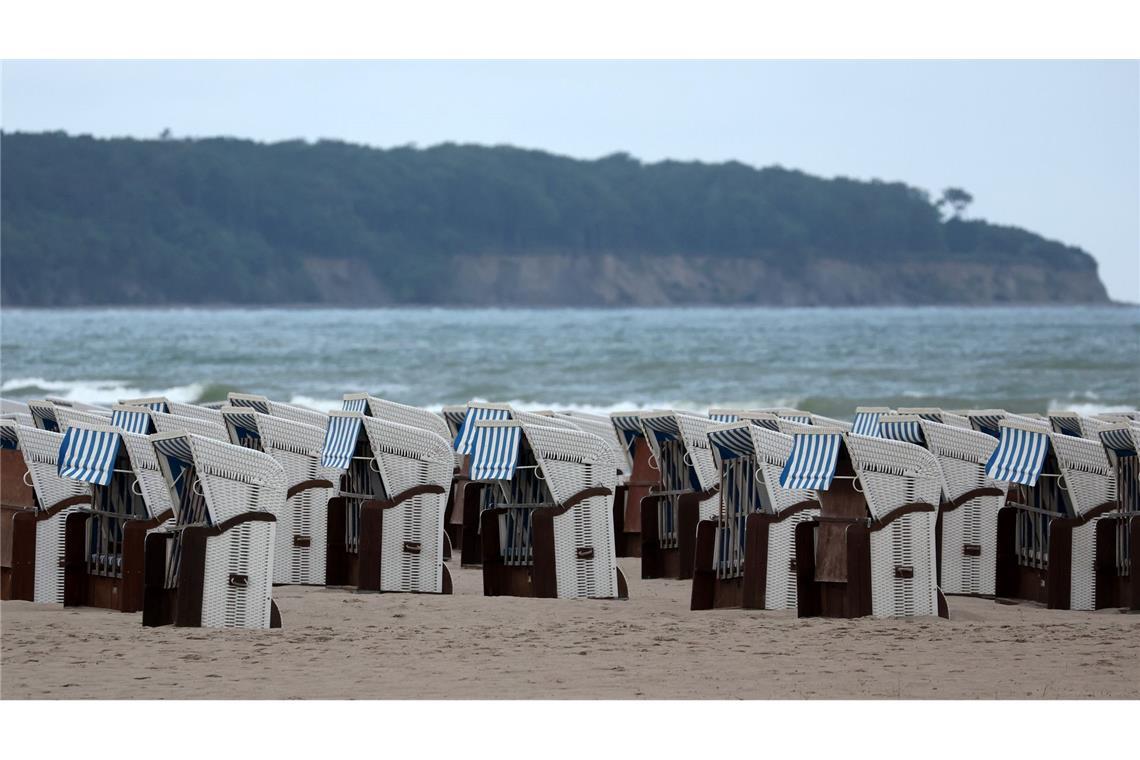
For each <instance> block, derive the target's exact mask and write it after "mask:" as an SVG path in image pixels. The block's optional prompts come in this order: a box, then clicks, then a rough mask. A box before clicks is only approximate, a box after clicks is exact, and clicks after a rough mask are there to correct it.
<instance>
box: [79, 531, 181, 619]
mask: <svg viewBox="0 0 1140 760" xmlns="http://www.w3.org/2000/svg"><path fill="white" fill-rule="evenodd" d="M173 515H174V512H173V510H167V511H166V512H163V513H162V514H160V515H159V516H158V517H155V518H151V519H148V520H126V521H124V525H123V564H122V570H123V573H122V577H119V578H108V577H105V576H101V575H92V574H91V573H89V572H88V564H87V521H88V520H89V519H91V517H92V516H93V514H92V512H91V511H90V510H80V511H77V512H73V513H71V514H70V515H68V516H67V522H66V523H65V525H64V549H63V561H64V570H63V606H64V607H99V608H103V609H109V610H118V611H119V612H138V611H139V610H141V609H142V608H143V597H144V588H145V585H144V580H143V576H144V573H145V568H146V534H147V531H149V530H153V529H154V528H157V527H158V526H159V525H162V523H164V522H166V521H167V520H169V519H170V518H171V517H173Z"/></svg>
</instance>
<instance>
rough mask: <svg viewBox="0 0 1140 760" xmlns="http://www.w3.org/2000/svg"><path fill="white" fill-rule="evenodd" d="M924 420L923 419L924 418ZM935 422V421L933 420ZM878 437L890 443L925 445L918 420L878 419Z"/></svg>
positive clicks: (924, 438)
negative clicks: (900, 442) (886, 439)
mask: <svg viewBox="0 0 1140 760" xmlns="http://www.w3.org/2000/svg"><path fill="white" fill-rule="evenodd" d="M924 419H925V418H924ZM934 421H935V422H937V420H934ZM879 437H880V438H888V439H890V440H892V441H905V442H906V443H916V444H918V445H919V446H925V445H926V437H925V436H923V434H922V424H921V423H919V421H918V420H900V419H896V418H891V417H881V418H880V419H879Z"/></svg>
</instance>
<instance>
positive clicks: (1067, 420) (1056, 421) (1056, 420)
mask: <svg viewBox="0 0 1140 760" xmlns="http://www.w3.org/2000/svg"><path fill="white" fill-rule="evenodd" d="M1049 422H1050V423H1052V425H1053V430H1055V431H1057V432H1058V433H1061V434H1062V435H1071V436H1074V437H1076V438H1080V437H1081V418H1080V417H1078V416H1077V415H1075V414H1050V415H1049Z"/></svg>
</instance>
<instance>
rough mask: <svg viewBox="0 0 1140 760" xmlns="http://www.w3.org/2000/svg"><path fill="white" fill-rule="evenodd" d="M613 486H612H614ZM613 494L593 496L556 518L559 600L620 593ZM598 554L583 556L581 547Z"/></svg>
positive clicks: (600, 596)
mask: <svg viewBox="0 0 1140 760" xmlns="http://www.w3.org/2000/svg"><path fill="white" fill-rule="evenodd" d="M611 487H612V486H611ZM613 517H614V515H613V495H612V494H611V495H609V496H592V497H590V498H589V499H586V500H585V501H583V502H581V503H580V504H578V505H577V506H575V507H574V508H573V509H571V510H569V511H568V512H565V513H563V514H561V515H557V516H555V518H554V566H555V573H556V577H557V586H558V598H559V599H583V598H594V599H597V598H613V597H616V596H617V595H618V586H617V562H616V560H615V554H616V550H615V548H614V524H613ZM587 546H588V547H592V548H593V550H594V556H593V557H592V558H590V559H579V558H578V556H577V555H578V549H579V548H583V547H587Z"/></svg>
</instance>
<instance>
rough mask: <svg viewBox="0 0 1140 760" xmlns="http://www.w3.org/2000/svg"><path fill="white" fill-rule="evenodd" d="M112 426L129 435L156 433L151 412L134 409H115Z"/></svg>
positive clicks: (112, 413)
mask: <svg viewBox="0 0 1140 760" xmlns="http://www.w3.org/2000/svg"><path fill="white" fill-rule="evenodd" d="M111 424H112V425H114V426H115V427H117V428H122V429H123V430H126V431H127V432H128V433H138V434H139V435H148V434H150V433H153V432H154V423H153V422H152V421H151V419H150V412H144V411H142V410H141V409H139V410H138V411H135V410H132V409H113V410H112V411H111Z"/></svg>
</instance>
